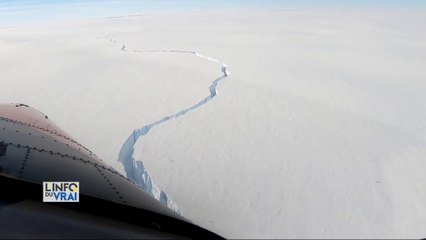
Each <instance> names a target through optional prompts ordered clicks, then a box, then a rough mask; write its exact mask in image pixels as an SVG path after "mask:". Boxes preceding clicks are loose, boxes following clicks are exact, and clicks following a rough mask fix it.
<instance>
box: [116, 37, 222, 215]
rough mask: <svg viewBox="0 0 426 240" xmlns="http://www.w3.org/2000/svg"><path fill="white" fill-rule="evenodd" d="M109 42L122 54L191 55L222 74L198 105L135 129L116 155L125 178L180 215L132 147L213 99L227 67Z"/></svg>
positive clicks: (194, 53) (200, 55)
mask: <svg viewBox="0 0 426 240" xmlns="http://www.w3.org/2000/svg"><path fill="white" fill-rule="evenodd" d="M108 39H109V40H110V42H112V43H114V44H120V45H121V51H123V52H133V53H181V54H193V55H195V56H197V57H199V58H202V59H205V60H208V61H213V62H216V63H218V64H220V65H221V72H222V73H223V75H222V76H220V77H219V78H217V79H215V80H214V81H213V82H212V83H211V85H210V86H209V92H210V95H208V96H206V97H205V98H203V99H202V100H201V101H199V102H198V103H196V104H194V105H192V106H190V107H188V108H186V109H183V110H181V111H179V112H177V113H175V114H172V115H168V116H166V117H164V118H162V119H160V120H158V121H156V122H153V123H150V124H148V125H145V126H143V127H142V128H139V129H135V130H133V132H132V133H131V134H130V136H129V137H128V138H127V139H126V141H125V142H124V144H123V145H122V146H121V149H120V152H119V155H118V161H120V162H121V163H122V164H123V166H124V170H125V171H126V175H127V178H128V179H129V180H131V181H133V182H134V183H135V184H136V185H138V186H139V187H140V188H141V189H143V190H144V191H146V192H148V193H149V194H151V195H152V196H153V197H154V198H156V199H157V200H159V201H160V202H161V203H163V204H164V205H166V206H168V207H169V208H171V209H173V210H175V211H176V212H178V213H180V211H179V209H178V208H177V206H176V204H175V203H173V201H171V199H170V198H169V197H168V196H167V194H166V193H165V192H164V191H162V190H160V189H159V188H158V186H157V185H155V184H154V182H153V181H152V179H151V176H150V175H149V173H148V172H147V170H146V168H145V167H144V165H143V162H142V161H137V160H135V158H134V157H133V154H134V150H135V149H134V146H135V144H136V142H137V140H138V139H139V138H140V137H141V136H144V135H146V134H148V133H149V131H150V130H151V129H152V128H153V127H155V126H158V125H160V124H162V123H165V122H167V121H169V120H171V119H174V118H178V117H180V116H182V115H185V114H187V113H188V112H190V111H192V110H195V109H197V108H199V107H200V106H202V105H204V104H206V103H207V102H209V101H210V100H211V99H213V98H214V97H215V96H216V95H217V94H218V92H217V87H218V85H219V83H220V82H221V81H222V80H223V79H224V78H226V77H228V76H229V72H228V67H227V66H226V64H225V63H224V62H222V61H220V60H217V59H214V58H211V57H208V56H204V55H202V54H200V53H198V52H196V51H186V50H173V49H172V50H129V49H128V48H127V46H126V45H125V44H122V43H119V42H118V41H117V40H115V39H113V38H111V37H108Z"/></svg>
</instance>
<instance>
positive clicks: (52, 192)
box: [43, 182, 80, 202]
mask: <svg viewBox="0 0 426 240" xmlns="http://www.w3.org/2000/svg"><path fill="white" fill-rule="evenodd" d="M79 188H80V183H79V182H43V202H79V201H80V190H79Z"/></svg>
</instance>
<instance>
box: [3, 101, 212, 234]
mask: <svg viewBox="0 0 426 240" xmlns="http://www.w3.org/2000/svg"><path fill="white" fill-rule="evenodd" d="M44 181H48V182H52V181H61V182H74V181H78V182H79V184H80V198H79V202H78V203H76V202H71V203H44V202H43V188H42V183H43V182H44ZM0 189H1V191H0V238H15V237H19V238H29V237H35V238H39V237H41V238H176V237H178V238H182V237H186V238H220V237H219V236H218V235H216V234H214V233H212V232H209V231H207V230H205V229H202V228H200V227H198V226H195V225H193V224H192V223H190V222H189V221H188V220H186V219H185V218H183V217H181V216H180V215H178V214H176V213H175V212H174V211H172V210H170V209H169V208H167V207H165V206H163V205H162V204H161V203H160V202H158V201H157V200H156V199H154V198H153V197H151V196H150V195H149V194H147V193H146V192H144V191H142V190H141V189H139V188H138V187H137V186H136V185H135V184H134V183H132V182H130V181H129V180H128V179H127V178H126V177H125V176H123V175H121V174H119V173H118V172H117V171H116V170H114V169H113V168H111V167H110V166H108V165H107V164H105V163H103V162H102V160H100V159H99V158H98V157H97V156H96V155H95V154H94V153H92V152H91V151H90V150H88V149H87V148H85V147H83V146H82V145H81V144H79V143H78V142H77V141H75V140H74V139H72V138H71V137H70V136H69V135H68V134H66V133H65V132H63V131H62V130H61V129H59V128H58V127H57V126H56V125H55V124H54V123H53V122H51V121H50V120H49V119H48V118H47V117H46V115H44V114H42V113H40V112H38V111H36V110H34V109H32V108H30V107H28V106H27V105H23V104H0Z"/></svg>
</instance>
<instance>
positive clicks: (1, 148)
mask: <svg viewBox="0 0 426 240" xmlns="http://www.w3.org/2000/svg"><path fill="white" fill-rule="evenodd" d="M6 150H7V145H6V144H4V143H0V157H1V156H4V155H5V154H6Z"/></svg>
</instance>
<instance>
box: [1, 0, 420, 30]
mask: <svg viewBox="0 0 426 240" xmlns="http://www.w3.org/2000/svg"><path fill="white" fill-rule="evenodd" d="M239 7H243V8H251V7H289V8H294V7H303V8H310V7H315V8H318V7H321V8H336V7H396V8H426V0H121V1H119V0H0V25H2V26H4V25H13V24H20V23H27V22H40V21H61V20H72V19H81V18H96V17H107V16H118V15H130V14H140V13H144V12H149V11H182V10H183V11H185V10H203V9H214V8H218V9H220V8H239Z"/></svg>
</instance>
